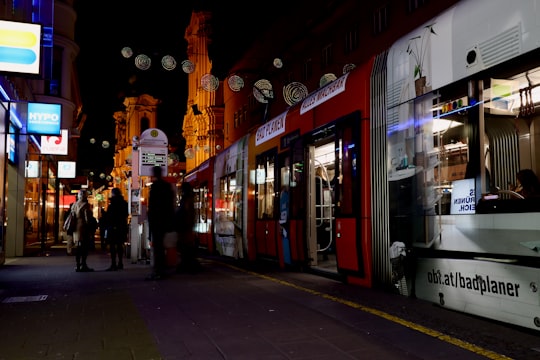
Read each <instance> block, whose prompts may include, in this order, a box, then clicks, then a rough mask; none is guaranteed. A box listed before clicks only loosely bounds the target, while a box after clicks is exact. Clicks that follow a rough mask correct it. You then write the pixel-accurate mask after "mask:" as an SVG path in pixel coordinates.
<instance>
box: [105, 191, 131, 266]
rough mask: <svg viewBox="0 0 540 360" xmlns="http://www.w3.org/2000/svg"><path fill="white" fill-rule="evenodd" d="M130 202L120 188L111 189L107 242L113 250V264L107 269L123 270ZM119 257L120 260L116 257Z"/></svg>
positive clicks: (107, 216) (107, 219) (107, 215)
mask: <svg viewBox="0 0 540 360" xmlns="http://www.w3.org/2000/svg"><path fill="white" fill-rule="evenodd" d="M128 215H129V213H128V203H127V201H126V200H124V197H123V196H122V193H121V192H120V189H118V188H114V189H112V190H111V198H110V203H109V208H108V210H107V214H106V215H105V216H106V221H105V223H106V224H107V228H106V229H105V231H106V233H107V242H108V243H109V246H110V251H111V266H110V267H109V268H108V269H107V271H116V270H122V269H123V268H124V263H123V262H122V257H123V254H124V242H125V241H126V239H127V234H128V223H127V218H128ZM117 257H118V262H117V261H116V258H117Z"/></svg>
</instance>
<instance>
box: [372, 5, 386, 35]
mask: <svg viewBox="0 0 540 360" xmlns="http://www.w3.org/2000/svg"><path fill="white" fill-rule="evenodd" d="M387 28H388V7H387V6H381V7H379V8H377V9H375V10H374V11H373V34H374V35H377V34H380V33H382V32H383V31H385V30H386V29H387Z"/></svg>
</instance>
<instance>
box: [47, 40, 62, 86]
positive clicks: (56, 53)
mask: <svg viewBox="0 0 540 360" xmlns="http://www.w3.org/2000/svg"><path fill="white" fill-rule="evenodd" d="M63 51H64V49H63V48H61V47H59V46H55V47H54V48H53V59H52V66H51V68H52V71H51V73H50V74H51V78H50V79H45V84H46V87H45V91H46V93H47V95H51V96H60V94H61V93H62V89H61V84H62V66H63V61H62V58H63V56H62V54H63Z"/></svg>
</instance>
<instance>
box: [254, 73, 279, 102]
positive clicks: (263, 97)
mask: <svg viewBox="0 0 540 360" xmlns="http://www.w3.org/2000/svg"><path fill="white" fill-rule="evenodd" d="M253 96H254V97H255V99H257V101H258V102H260V103H263V104H267V103H268V100H269V99H273V98H274V90H273V88H272V84H271V83H270V81H268V80H266V79H260V80H257V81H256V82H255V84H254V85H253Z"/></svg>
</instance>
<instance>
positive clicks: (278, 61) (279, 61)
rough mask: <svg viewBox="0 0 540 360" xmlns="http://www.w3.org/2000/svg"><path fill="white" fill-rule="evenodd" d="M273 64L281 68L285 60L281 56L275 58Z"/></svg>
mask: <svg viewBox="0 0 540 360" xmlns="http://www.w3.org/2000/svg"><path fill="white" fill-rule="evenodd" d="M273 64H274V67H275V68H276V69H281V68H282V67H283V61H281V59H280V58H275V59H274V62H273Z"/></svg>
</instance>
